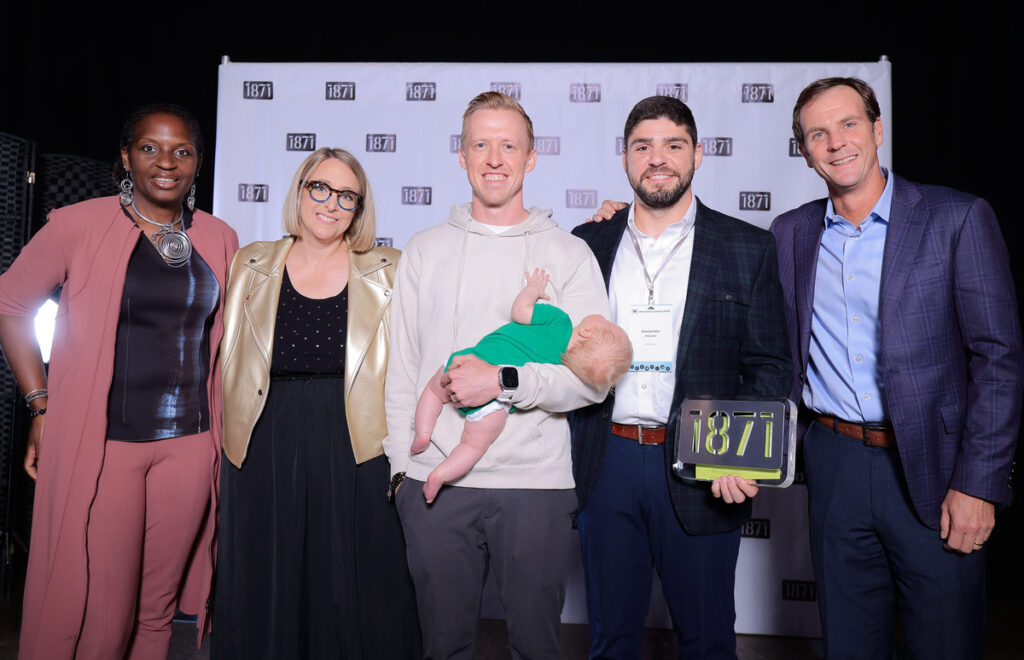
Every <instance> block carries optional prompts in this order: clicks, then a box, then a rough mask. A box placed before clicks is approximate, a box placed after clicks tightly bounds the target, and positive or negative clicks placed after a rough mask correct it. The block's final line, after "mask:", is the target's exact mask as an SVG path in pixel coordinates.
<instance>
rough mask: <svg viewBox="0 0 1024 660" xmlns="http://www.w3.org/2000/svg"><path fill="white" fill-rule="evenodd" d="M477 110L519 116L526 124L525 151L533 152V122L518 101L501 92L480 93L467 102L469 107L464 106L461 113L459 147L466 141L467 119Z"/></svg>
mask: <svg viewBox="0 0 1024 660" xmlns="http://www.w3.org/2000/svg"><path fill="white" fill-rule="evenodd" d="M477 110H510V111H512V112H518V113H519V116H521V117H522V118H523V121H525V122H526V146H527V151H533V120H531V119H530V115H528V114H526V110H523V106H521V105H520V104H519V101H517V100H515V99H514V98H512V97H511V96H509V95H508V94H503V93H501V92H481V93H480V94H477V95H476V96H474V97H473V100H472V101H470V102H469V105H468V106H466V111H465V112H464V113H462V135H460V136H459V144H460V145H461V144H462V143H463V142H465V141H466V126H468V125H469V118H470V117H471V116H473V113H474V112H476V111H477Z"/></svg>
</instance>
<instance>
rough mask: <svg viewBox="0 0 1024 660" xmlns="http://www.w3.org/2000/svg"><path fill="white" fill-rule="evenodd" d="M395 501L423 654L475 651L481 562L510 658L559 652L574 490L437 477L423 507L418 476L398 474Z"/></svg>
mask: <svg viewBox="0 0 1024 660" xmlns="http://www.w3.org/2000/svg"><path fill="white" fill-rule="evenodd" d="M396 501H397V505H398V513H399V515H400V517H401V519H402V527H403V529H404V530H405V542H406V553H407V555H408V557H409V571H410V573H411V574H412V580H413V583H414V584H415V585H416V602H417V605H418V607H419V614H420V624H421V627H422V628H423V640H424V658H425V659H437V660H440V659H442V658H443V659H447V658H466V659H470V658H472V657H473V643H474V640H475V637H476V629H477V625H478V622H479V618H480V597H481V593H482V591H483V585H484V578H485V577H486V576H487V571H488V568H490V569H491V570H493V571H494V577H495V579H496V581H497V583H498V592H499V594H500V595H501V602H502V604H503V605H504V607H505V621H506V624H507V626H508V636H509V646H510V647H511V648H510V651H511V654H512V657H513V658H516V659H519V658H524V659H528V660H540V659H543V658H550V659H551V660H557V659H559V658H561V657H562V653H561V648H560V645H559V625H560V616H561V612H562V604H563V603H564V602H565V588H566V578H567V573H568V567H569V553H570V552H571V547H572V546H571V541H572V522H571V519H570V516H571V514H572V512H573V511H574V510H575V508H576V493H575V492H574V491H573V490H531V489H489V488H488V489H484V488H460V487H453V486H445V487H444V488H442V489H441V492H440V494H438V496H437V499H436V500H435V501H434V503H433V504H432V505H430V506H427V504H426V501H425V500H424V499H423V482H422V481H416V480H415V479H406V480H405V482H404V483H403V484H402V487H401V488H399V490H398V495H397V498H396Z"/></svg>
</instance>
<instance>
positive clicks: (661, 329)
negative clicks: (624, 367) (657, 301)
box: [628, 305, 676, 374]
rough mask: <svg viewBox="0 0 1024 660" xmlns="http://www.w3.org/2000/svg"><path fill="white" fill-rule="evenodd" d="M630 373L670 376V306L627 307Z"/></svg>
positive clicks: (672, 353) (672, 348)
mask: <svg viewBox="0 0 1024 660" xmlns="http://www.w3.org/2000/svg"><path fill="white" fill-rule="evenodd" d="M628 325H629V341H630V342H631V343H632V344H633V364H631V365H630V367H629V370H630V371H637V372H656V373H663V374H670V373H672V370H673V367H674V362H675V355H676V347H675V345H674V342H673V341H672V335H673V332H672V305H630V307H629V324H628Z"/></svg>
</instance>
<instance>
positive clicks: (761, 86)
mask: <svg viewBox="0 0 1024 660" xmlns="http://www.w3.org/2000/svg"><path fill="white" fill-rule="evenodd" d="M740 100H742V101H743V102H744V103H775V85H773V84H771V83H743V87H742V91H741V93H740Z"/></svg>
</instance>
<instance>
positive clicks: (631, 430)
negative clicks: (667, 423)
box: [612, 422, 665, 445]
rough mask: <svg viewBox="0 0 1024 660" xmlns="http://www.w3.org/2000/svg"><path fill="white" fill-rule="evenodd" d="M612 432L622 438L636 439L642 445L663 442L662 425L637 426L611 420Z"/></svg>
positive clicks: (661, 443)
mask: <svg viewBox="0 0 1024 660" xmlns="http://www.w3.org/2000/svg"><path fill="white" fill-rule="evenodd" d="M612 433H614V434H615V435H617V436H619V437H622V438H629V439H630V440H636V441H637V442H639V443H640V444H642V445H663V444H665V427H664V426H638V425H636V424H616V423H614V422H612Z"/></svg>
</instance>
